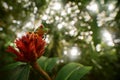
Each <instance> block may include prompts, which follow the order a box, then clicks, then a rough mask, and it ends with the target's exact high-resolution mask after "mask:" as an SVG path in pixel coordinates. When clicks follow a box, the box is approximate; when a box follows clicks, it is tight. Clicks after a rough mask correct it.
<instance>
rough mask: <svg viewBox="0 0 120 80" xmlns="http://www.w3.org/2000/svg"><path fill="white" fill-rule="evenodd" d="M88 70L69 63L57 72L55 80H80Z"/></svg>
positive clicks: (79, 65)
mask: <svg viewBox="0 0 120 80" xmlns="http://www.w3.org/2000/svg"><path fill="white" fill-rule="evenodd" d="M90 69H91V67H85V66H83V65H81V64H79V63H69V64H67V65H65V66H64V67H63V68H62V69H61V70H60V71H59V72H58V75H57V76H56V79H55V80H80V79H81V78H82V77H83V76H84V75H85V74H86V73H88V72H89V71H90Z"/></svg>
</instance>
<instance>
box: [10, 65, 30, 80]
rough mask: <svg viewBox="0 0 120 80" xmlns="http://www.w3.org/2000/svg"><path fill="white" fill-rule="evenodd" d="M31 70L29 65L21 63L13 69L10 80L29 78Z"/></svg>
mask: <svg viewBox="0 0 120 80" xmlns="http://www.w3.org/2000/svg"><path fill="white" fill-rule="evenodd" d="M29 72H30V66H29V65H20V66H19V67H17V68H16V69H15V71H13V73H12V75H11V76H10V80H28V78H29Z"/></svg>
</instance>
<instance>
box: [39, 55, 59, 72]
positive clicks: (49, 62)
mask: <svg viewBox="0 0 120 80" xmlns="http://www.w3.org/2000/svg"><path fill="white" fill-rule="evenodd" d="M57 61H58V58H47V57H44V56H42V57H41V58H40V59H38V63H39V65H40V66H41V67H42V68H43V69H44V70H45V71H47V72H50V73H52V70H53V68H54V67H55V66H56V65H57Z"/></svg>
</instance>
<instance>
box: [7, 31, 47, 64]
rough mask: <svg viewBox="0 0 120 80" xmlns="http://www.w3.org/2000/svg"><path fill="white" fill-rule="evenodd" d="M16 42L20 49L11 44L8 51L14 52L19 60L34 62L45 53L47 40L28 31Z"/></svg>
mask: <svg viewBox="0 0 120 80" xmlns="http://www.w3.org/2000/svg"><path fill="white" fill-rule="evenodd" d="M15 44H16V48H17V49H18V50H16V49H15V48H13V47H11V46H9V47H8V49H7V51H8V52H11V53H14V54H15V55H16V56H17V58H15V59H16V60H17V61H22V62H34V61H36V60H37V59H38V58H39V57H40V56H42V54H43V53H44V47H45V41H44V40H43V39H42V37H41V36H39V35H38V34H36V33H27V34H26V35H25V36H23V37H22V38H20V39H17V40H16V41H15Z"/></svg>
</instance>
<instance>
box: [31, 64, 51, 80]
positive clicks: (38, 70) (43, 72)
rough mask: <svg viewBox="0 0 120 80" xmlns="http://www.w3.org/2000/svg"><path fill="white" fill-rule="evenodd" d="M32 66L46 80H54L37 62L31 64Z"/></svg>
mask: <svg viewBox="0 0 120 80" xmlns="http://www.w3.org/2000/svg"><path fill="white" fill-rule="evenodd" d="M31 66H32V67H33V69H35V70H36V71H37V72H38V73H40V74H41V75H42V76H43V77H44V78H45V80H52V79H51V78H50V76H49V75H48V74H47V73H46V72H45V71H44V70H43V69H42V68H41V67H40V66H39V65H38V63H37V62H32V63H31Z"/></svg>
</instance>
